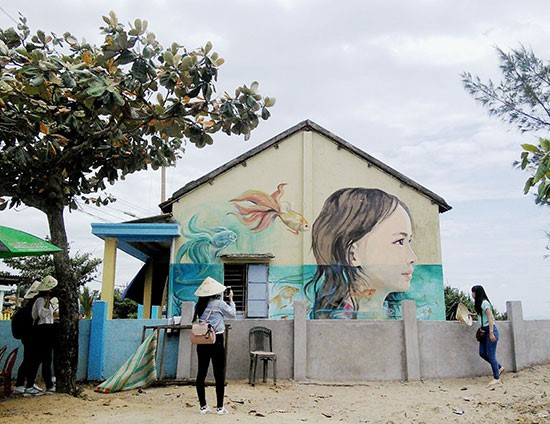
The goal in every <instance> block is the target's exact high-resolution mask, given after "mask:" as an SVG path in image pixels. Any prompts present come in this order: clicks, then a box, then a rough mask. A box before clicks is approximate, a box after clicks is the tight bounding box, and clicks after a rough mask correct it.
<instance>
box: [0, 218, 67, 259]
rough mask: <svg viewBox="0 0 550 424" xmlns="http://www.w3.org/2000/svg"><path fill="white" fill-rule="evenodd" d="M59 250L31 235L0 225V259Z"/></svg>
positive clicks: (37, 254)
mask: <svg viewBox="0 0 550 424" xmlns="http://www.w3.org/2000/svg"><path fill="white" fill-rule="evenodd" d="M60 250H61V249H60V248H59V247H57V246H55V245H53V244H51V243H48V242H47V241H45V240H42V239H41V238H38V237H35V236H33V235H32V234H29V233H25V232H23V231H19V230H16V229H15V228H10V227H3V226H1V225H0V258H13V257H15V256H39V255H45V254H48V253H53V252H59V251H60Z"/></svg>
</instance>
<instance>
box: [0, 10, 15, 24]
mask: <svg viewBox="0 0 550 424" xmlns="http://www.w3.org/2000/svg"><path fill="white" fill-rule="evenodd" d="M0 10H1V11H2V12H4V15H6V16H7V17H8V18H10V19H11V20H12V21H13V22H15V25H19V22H17V21H16V20H15V19H14V18H13V17H12V16H11V15H10V14H9V13H8V12H6V11H5V10H4V8H3V7H2V6H0Z"/></svg>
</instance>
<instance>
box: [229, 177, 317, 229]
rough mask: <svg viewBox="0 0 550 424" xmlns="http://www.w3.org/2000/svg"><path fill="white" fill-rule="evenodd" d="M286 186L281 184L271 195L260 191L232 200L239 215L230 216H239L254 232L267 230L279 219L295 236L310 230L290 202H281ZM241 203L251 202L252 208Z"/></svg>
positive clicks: (248, 191)
mask: <svg viewBox="0 0 550 424" xmlns="http://www.w3.org/2000/svg"><path fill="white" fill-rule="evenodd" d="M286 185H287V183H281V184H279V185H278V186H277V190H275V191H274V192H273V193H272V194H271V195H269V194H267V193H265V192H263V191H259V190H247V191H245V192H244V193H242V194H241V195H240V196H238V197H236V198H234V199H231V200H230V202H233V204H234V206H235V208H236V209H237V211H238V214H236V213H233V212H230V213H229V214H231V215H235V216H237V218H239V220H240V221H241V222H242V223H243V224H244V225H246V226H249V227H252V231H254V232H260V231H264V230H267V229H268V228H269V227H270V226H271V224H273V222H274V221H275V219H277V218H279V219H280V220H281V222H282V223H283V224H285V225H286V226H287V230H288V231H290V232H291V233H293V234H299V232H300V231H307V230H309V223H308V222H307V220H306V219H305V218H304V217H303V216H302V215H301V214H299V213H298V212H296V211H293V210H292V206H291V205H290V203H289V202H281V201H280V199H281V197H282V196H283V194H284V187H285V186H286ZM240 202H250V203H252V206H242V205H240V204H239V203H240ZM283 205H284V206H285V207H283Z"/></svg>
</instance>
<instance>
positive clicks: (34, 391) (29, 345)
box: [13, 281, 44, 396]
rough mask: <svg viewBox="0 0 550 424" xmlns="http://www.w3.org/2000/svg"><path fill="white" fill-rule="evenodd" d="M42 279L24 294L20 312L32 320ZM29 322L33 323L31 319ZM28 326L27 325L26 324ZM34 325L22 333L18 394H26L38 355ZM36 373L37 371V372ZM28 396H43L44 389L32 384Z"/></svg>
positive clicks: (16, 383) (16, 381) (17, 384)
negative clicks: (30, 371)
mask: <svg viewBox="0 0 550 424" xmlns="http://www.w3.org/2000/svg"><path fill="white" fill-rule="evenodd" d="M40 284H41V282H40V281H35V282H34V283H32V285H31V287H30V288H29V289H28V290H27V292H26V293H25V296H24V301H23V304H22V305H21V311H20V312H19V313H24V315H25V316H27V314H28V316H29V317H30V318H29V320H32V307H33V305H34V302H35V301H36V295H37V294H38V292H37V291H36V289H37V287H38V286H40ZM25 321H26V320H25ZM29 324H32V322H31V321H30V322H29ZM25 328H27V326H25ZM32 329H33V328H32V326H31V325H29V327H28V330H29V331H26V332H24V334H22V337H21V343H22V344H23V362H21V365H20V366H19V369H18V371H17V379H16V380H15V389H14V390H13V391H14V393H16V394H24V393H25V390H26V388H27V387H26V386H25V380H26V379H28V377H29V366H31V364H33V363H34V361H35V359H34V358H35V357H36V349H37V346H36V343H34V342H35V340H34V337H35V334H34V333H33V331H32ZM35 374H36V373H35ZM33 384H34V378H33ZM28 389H29V390H28V391H27V396H41V395H43V394H44V392H42V390H41V389H40V388H39V387H38V386H36V385H34V386H33V385H32V384H31V385H30V386H29V387H28Z"/></svg>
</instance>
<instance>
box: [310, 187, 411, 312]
mask: <svg viewBox="0 0 550 424" xmlns="http://www.w3.org/2000/svg"><path fill="white" fill-rule="evenodd" d="M312 237H313V240H312V248H313V254H314V255H315V259H316V261H317V270H316V273H315V275H314V276H313V279H312V280H311V281H310V282H309V283H308V284H307V285H306V291H308V290H309V291H313V293H314V297H315V299H314V302H313V307H312V311H311V316H312V318H387V317H388V313H387V308H385V307H384V302H387V301H388V297H389V296H388V295H389V294H390V293H393V292H404V291H407V290H408V289H409V287H410V281H411V278H412V273H413V268H414V263H415V262H416V260H417V257H416V255H415V253H414V251H413V250H412V248H411V238H412V222H411V217H410V214H409V211H408V209H407V206H406V205H405V204H404V203H403V202H401V201H400V200H399V199H398V198H397V197H395V196H392V195H390V194H388V193H386V192H384V191H382V190H378V189H368V188H343V189H341V190H338V191H336V192H334V193H333V194H332V195H331V196H330V197H329V198H328V199H327V200H326V201H325V204H324V205H323V209H322V210H321V213H320V214H319V216H318V217H317V219H316V220H315V222H314V224H313V235H312Z"/></svg>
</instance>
